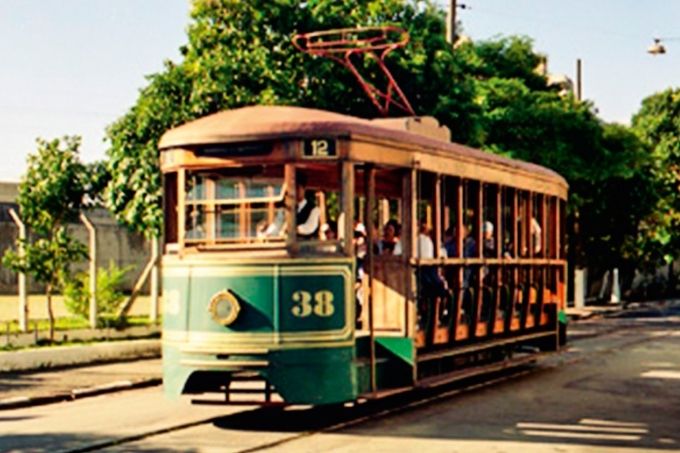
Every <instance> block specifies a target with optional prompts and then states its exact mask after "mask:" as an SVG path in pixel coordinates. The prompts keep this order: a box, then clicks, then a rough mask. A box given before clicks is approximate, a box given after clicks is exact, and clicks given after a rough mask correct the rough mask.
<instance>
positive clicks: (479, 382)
mask: <svg viewBox="0 0 680 453" xmlns="http://www.w3.org/2000/svg"><path fill="white" fill-rule="evenodd" d="M635 330H637V329H635ZM610 336H612V337H614V340H613V341H611V342H610V343H609V344H608V345H607V347H605V348H602V347H596V348H593V349H592V350H581V348H574V349H575V351H574V350H570V349H567V350H566V351H565V352H564V353H558V354H546V355H543V356H539V357H537V362H536V363H535V364H532V365H526V364H520V365H518V366H516V367H508V368H505V369H502V370H499V371H495V372H492V373H489V374H486V375H481V376H475V377H471V378H466V379H464V380H461V381H458V382H455V383H452V384H447V385H444V386H440V387H438V388H436V389H415V390H413V391H411V392H408V393H405V394H400V395H395V396H391V397H388V398H385V399H382V400H376V401H366V402H360V403H355V404H354V405H353V406H352V407H332V408H325V407H316V408H309V409H306V408H297V407H295V406H292V407H289V408H261V407H255V406H253V407H248V406H245V407H244V408H243V409H244V410H243V411H241V412H238V413H235V414H231V415H226V416H224V415H219V416H211V417H207V418H204V419H200V420H195V421H192V422H187V423H181V424H177V425H173V426H167V427H163V428H160V429H155V430H152V431H147V432H143V433H138V434H134V435H129V436H124V437H119V438H117V439H110V440H106V441H101V442H97V443H93V444H91V445H87V446H83V447H80V448H75V449H69V450H66V451H68V452H71V453H76V452H92V451H101V450H106V449H110V448H112V449H114V451H115V449H116V448H122V449H124V448H125V446H126V445H129V446H132V444H134V443H135V442H140V441H144V440H147V439H150V438H153V437H158V436H163V435H168V434H173V433H180V432H182V431H188V430H190V429H192V428H198V427H202V426H209V425H214V426H215V427H217V428H219V429H230V430H242V431H246V432H253V433H257V432H261V431H270V432H280V433H283V434H282V437H280V438H278V439H274V440H268V441H264V442H259V443H258V442H257V441H256V442H254V445H250V446H247V447H245V448H242V449H240V450H235V451H238V452H239V453H250V452H257V451H264V450H268V449H272V448H276V447H279V446H282V445H285V444H288V443H290V442H294V441H296V440H300V439H303V438H306V437H311V436H314V435H317V434H322V433H331V432H336V431H340V430H344V429H347V428H351V427H354V426H358V425H361V424H362V423H365V422H368V421H369V420H376V419H381V418H385V417H389V416H393V415H396V414H400V413H403V412H406V411H409V410H414V409H418V408H421V407H425V406H427V405H430V404H433V403H437V402H441V401H444V400H446V399H450V398H452V397H455V396H459V395H463V394H466V393H471V392H474V391H479V390H481V389H484V388H489V387H492V386H496V385H499V384H501V383H503V382H507V381H511V380H513V379H520V378H524V377H526V376H528V375H532V374H539V373H541V372H545V371H549V370H554V369H559V368H561V367H564V366H570V365H574V364H576V363H579V362H582V361H585V360H588V359H589V358H593V357H597V356H600V355H602V354H610V353H616V352H617V351H620V350H621V349H622V348H626V347H630V346H634V345H638V344H643V343H645V342H649V341H653V340H655V339H657V338H660V336H659V335H649V336H643V337H637V338H635V339H630V338H627V337H626V336H625V335H624V336H616V335H615V332H611V331H606V332H602V334H601V335H597V337H610ZM592 338H593V337H588V338H583V339H579V340H577V341H576V342H575V343H576V344H580V343H581V342H582V341H584V340H590V339H592ZM288 433H290V434H288ZM253 437H254V438H255V439H257V437H258V436H256V435H254V436H253Z"/></svg>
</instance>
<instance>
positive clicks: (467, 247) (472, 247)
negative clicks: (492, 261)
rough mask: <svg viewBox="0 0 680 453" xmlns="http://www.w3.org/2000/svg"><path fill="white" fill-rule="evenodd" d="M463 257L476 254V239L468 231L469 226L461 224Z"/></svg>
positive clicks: (471, 256)
mask: <svg viewBox="0 0 680 453" xmlns="http://www.w3.org/2000/svg"><path fill="white" fill-rule="evenodd" d="M463 237H465V239H464V240H463V258H474V257H476V256H477V241H475V238H474V237H473V235H472V233H471V232H470V228H468V227H467V226H465V225H463Z"/></svg>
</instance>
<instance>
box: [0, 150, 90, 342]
mask: <svg viewBox="0 0 680 453" xmlns="http://www.w3.org/2000/svg"><path fill="white" fill-rule="evenodd" d="M37 145H38V149H37V151H36V152H35V153H34V154H31V155H29V157H28V169H27V171H26V174H24V176H23V177H22V178H21V181H20V183H19V196H18V199H17V203H18V205H19V209H20V213H21V216H22V218H23V221H24V222H25V223H26V225H27V226H28V228H29V230H30V233H31V234H30V239H29V240H27V241H25V242H24V243H23V244H21V245H23V247H24V254H23V255H19V254H18V253H16V252H15V251H13V250H9V251H7V252H6V253H5V255H4V256H3V264H4V265H5V266H6V267H8V268H9V269H12V270H13V271H15V272H25V273H27V274H29V275H31V276H33V278H34V279H35V280H36V281H38V282H40V283H43V284H45V292H46V297H47V313H48V316H49V322H50V341H53V340H54V313H53V311H52V295H53V294H54V292H55V291H57V290H58V289H59V288H61V287H62V286H63V283H64V281H65V279H66V278H67V276H68V274H69V268H70V265H71V264H72V263H73V262H75V261H77V260H80V259H82V258H84V257H85V256H87V249H86V248H85V246H84V245H83V244H81V243H80V242H78V241H76V240H75V239H74V238H73V237H71V236H70V235H69V233H68V227H67V223H68V222H69V221H75V220H76V219H77V217H78V213H79V212H80V208H81V206H82V203H83V196H84V194H85V191H86V186H87V184H86V171H85V166H83V164H81V163H80V160H79V157H78V152H79V151H78V149H79V146H80V138H79V137H64V138H63V139H62V140H59V139H55V140H52V141H49V142H48V141H45V140H41V139H38V141H37ZM18 245H20V244H18V243H17V246H18Z"/></svg>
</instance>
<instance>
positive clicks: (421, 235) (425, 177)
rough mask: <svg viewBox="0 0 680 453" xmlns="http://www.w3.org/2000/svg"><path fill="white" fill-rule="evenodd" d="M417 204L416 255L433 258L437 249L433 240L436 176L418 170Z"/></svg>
mask: <svg viewBox="0 0 680 453" xmlns="http://www.w3.org/2000/svg"><path fill="white" fill-rule="evenodd" d="M418 176H419V177H418V204H417V211H416V213H417V220H418V235H417V241H416V256H417V257H419V258H426V259H427V258H435V257H436V256H437V253H438V251H437V250H435V247H434V243H435V241H434V240H433V234H434V230H435V228H434V217H435V212H434V209H435V203H437V200H435V197H434V194H435V182H436V176H435V175H434V174H432V173H428V172H420V173H419V175H418Z"/></svg>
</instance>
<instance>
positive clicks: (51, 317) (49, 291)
mask: <svg viewBox="0 0 680 453" xmlns="http://www.w3.org/2000/svg"><path fill="white" fill-rule="evenodd" d="M45 292H46V293H47V294H46V296H47V317H48V319H49V321H50V343H54V312H53V311H52V284H51V283H48V284H47V286H46V288H45Z"/></svg>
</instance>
